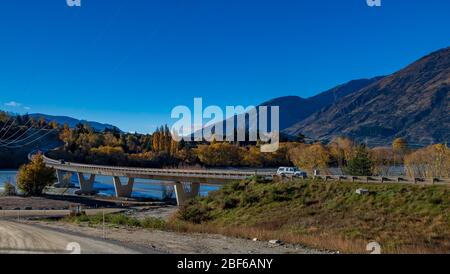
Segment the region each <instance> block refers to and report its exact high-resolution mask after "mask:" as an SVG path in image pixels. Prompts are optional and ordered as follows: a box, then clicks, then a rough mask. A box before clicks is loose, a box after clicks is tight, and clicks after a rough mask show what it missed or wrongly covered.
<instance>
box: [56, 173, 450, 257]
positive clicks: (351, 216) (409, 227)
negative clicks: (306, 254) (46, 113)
mask: <svg viewBox="0 0 450 274" xmlns="http://www.w3.org/2000/svg"><path fill="white" fill-rule="evenodd" d="M360 187H362V188H366V189H368V190H369V191H370V193H369V194H367V195H358V194H356V193H355V190H356V189H358V188H360ZM65 220H66V221H71V222H85V223H86V222H87V223H89V224H91V225H99V224H101V223H102V222H103V219H102V216H101V215H96V216H81V217H76V218H66V219H65ZM105 221H106V223H108V224H110V225H113V226H131V227H139V228H147V229H161V230H171V231H177V232H198V233H217V234H223V235H228V236H235V237H245V238H258V239H261V240H270V239H280V240H282V241H284V242H289V243H295V244H304V245H307V246H310V247H314V248H318V249H330V250H339V251H341V252H347V253H366V252H367V251H366V246H367V244H368V243H369V242H372V241H377V242H379V243H380V244H381V246H382V252H384V253H430V252H431V253H436V252H437V253H449V252H450V187H448V186H418V185H394V184H385V185H381V184H357V183H325V182H313V181H294V182H278V183H272V182H264V181H257V180H247V181H242V182H235V183H230V184H227V185H226V186H224V187H223V188H222V189H221V190H219V191H216V192H213V193H210V195H209V196H208V197H203V198H196V199H194V200H192V201H191V202H190V203H189V205H187V206H185V207H182V208H180V210H179V211H178V213H177V214H176V215H175V216H173V217H172V218H171V219H170V220H169V221H168V222H165V221H163V220H160V219H155V218H147V219H143V220H137V219H135V218H133V217H128V216H125V215H123V214H115V215H106V220H105Z"/></svg>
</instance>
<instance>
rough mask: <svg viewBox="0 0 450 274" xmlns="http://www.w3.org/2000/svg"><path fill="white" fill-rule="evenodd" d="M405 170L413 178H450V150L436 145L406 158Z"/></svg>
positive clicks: (442, 145)
mask: <svg viewBox="0 0 450 274" xmlns="http://www.w3.org/2000/svg"><path fill="white" fill-rule="evenodd" d="M405 168H406V171H407V173H408V175H409V176H411V177H438V178H439V177H440V178H449V177H450V149H449V147H448V146H447V145H446V144H435V145H431V146H428V147H425V148H422V149H418V150H416V151H414V152H412V153H410V154H408V155H406V156H405Z"/></svg>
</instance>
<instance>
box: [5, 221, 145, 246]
mask: <svg viewBox="0 0 450 274" xmlns="http://www.w3.org/2000/svg"><path fill="white" fill-rule="evenodd" d="M72 252H74V253H78V254H79V253H87V254H95V253H102V254H104V253H108V254H109V253H119V254H130V253H139V251H137V250H134V249H130V248H127V247H124V246H122V245H118V244H114V243H109V242H107V241H101V240H97V239H93V238H90V237H86V236H77V235H75V234H73V233H63V232H57V231H54V230H50V229H45V228H41V227H37V226H34V225H28V224H23V223H16V222H11V221H0V253H14V254H17V253H25V254H29V253H31V254H33V253H68V254H69V253H72Z"/></svg>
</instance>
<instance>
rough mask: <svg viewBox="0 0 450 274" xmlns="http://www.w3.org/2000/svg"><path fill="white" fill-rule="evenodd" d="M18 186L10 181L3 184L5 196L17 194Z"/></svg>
mask: <svg viewBox="0 0 450 274" xmlns="http://www.w3.org/2000/svg"><path fill="white" fill-rule="evenodd" d="M16 194H17V193H16V187H15V186H14V185H13V184H12V183H10V182H6V183H5V184H4V185H3V196H16Z"/></svg>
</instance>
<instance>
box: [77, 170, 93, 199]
mask: <svg viewBox="0 0 450 274" xmlns="http://www.w3.org/2000/svg"><path fill="white" fill-rule="evenodd" d="M77 176H78V181H79V182H80V191H79V193H80V194H92V193H94V180H95V174H91V175H90V176H89V179H86V178H84V175H83V173H81V172H78V173H77Z"/></svg>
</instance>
